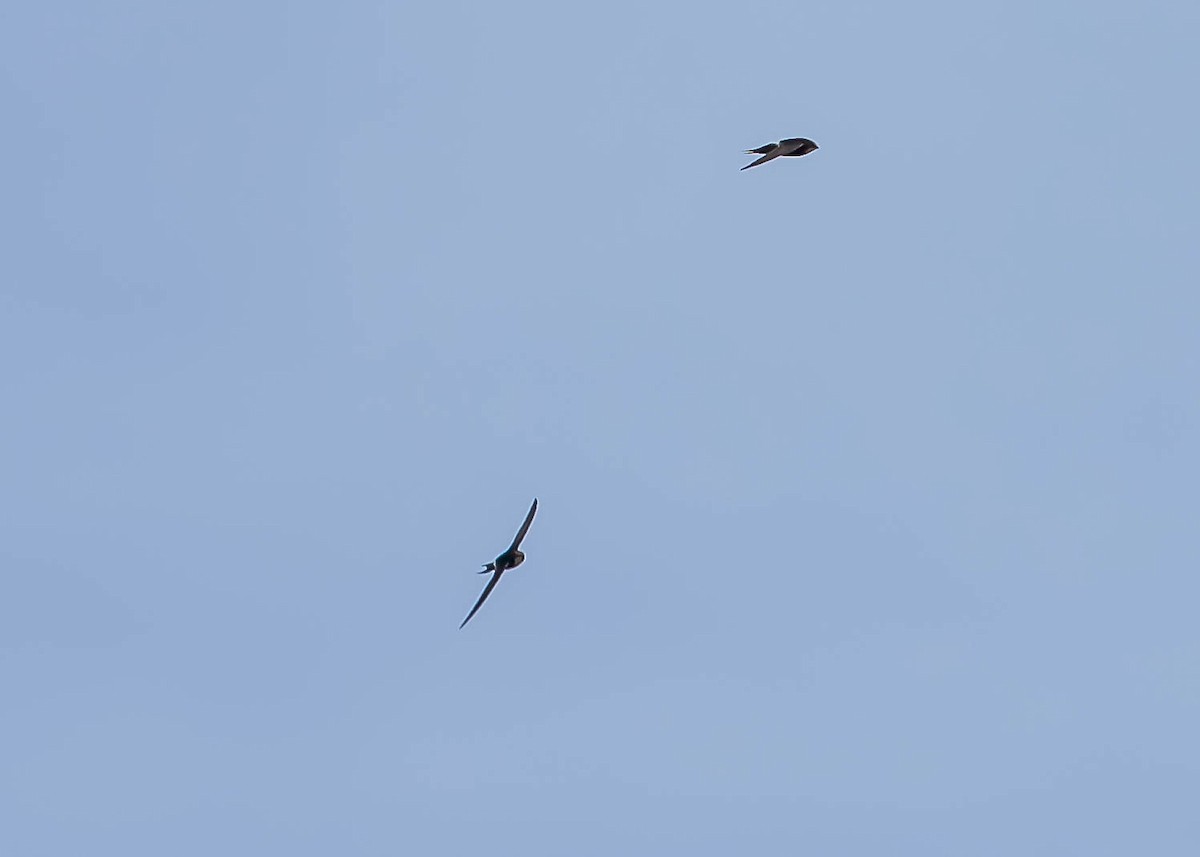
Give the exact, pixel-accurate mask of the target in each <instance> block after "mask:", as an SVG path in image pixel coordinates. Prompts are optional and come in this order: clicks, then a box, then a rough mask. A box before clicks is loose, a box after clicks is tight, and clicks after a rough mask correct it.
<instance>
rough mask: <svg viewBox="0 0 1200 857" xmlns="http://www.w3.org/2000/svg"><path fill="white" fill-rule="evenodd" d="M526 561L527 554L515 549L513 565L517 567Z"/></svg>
mask: <svg viewBox="0 0 1200 857" xmlns="http://www.w3.org/2000/svg"><path fill="white" fill-rule="evenodd" d="M524 561H525V554H523V553H521V551H513V555H512V567H513V568H516V567H517V566H518V565H520V564H521V563H523V562H524Z"/></svg>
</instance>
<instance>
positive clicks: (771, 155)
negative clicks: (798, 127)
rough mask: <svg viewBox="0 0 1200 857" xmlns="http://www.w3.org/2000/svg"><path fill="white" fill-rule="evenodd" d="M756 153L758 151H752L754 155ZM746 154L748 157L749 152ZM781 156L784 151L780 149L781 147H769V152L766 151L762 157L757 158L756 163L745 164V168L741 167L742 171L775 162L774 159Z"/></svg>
mask: <svg viewBox="0 0 1200 857" xmlns="http://www.w3.org/2000/svg"><path fill="white" fill-rule="evenodd" d="M763 148H764V149H765V148H766V146H764V147H763ZM758 151H759V150H758V149H755V150H754V152H755V153H757V152H758ZM746 154H747V155H748V154H750V152H747V153H746ZM782 154H784V149H783V147H781V146H777V145H774V146H771V148H770V150H769V151H767V153H766V154H764V155H763V156H762V157H761V158H759V159H758V160H757V161H755V162H754V163H751V164H746V166H744V167H742V169H743V170H748V169H750V168H751V167H757V166H758V165H759V164H765V163H766V162H767V161H773V160H775V159H776V158H778V157H779V156H780V155H782Z"/></svg>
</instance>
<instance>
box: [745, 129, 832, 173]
mask: <svg viewBox="0 0 1200 857" xmlns="http://www.w3.org/2000/svg"><path fill="white" fill-rule="evenodd" d="M819 148H821V147H820V146H818V145H817V144H816V143H814V142H813V141H812V140H810V139H808V138H807V137H791V138H789V139H787V140H780V141H779V142H778V143H767V145H765V146H759V147H758V148H757V149H747V150H746V154H747V155H762V157H761V158H759V159H758V160H757V161H755V162H754V163H752V164H746V166H744V167H742V169H743V170H748V169H750V168H751V167H757V166H758V165H759V164H765V163H766V162H767V161H773V160H775V159H776V158H799V157H801V156H802V155H807V154H808V153H809V152H815V151H816V150H817V149H819Z"/></svg>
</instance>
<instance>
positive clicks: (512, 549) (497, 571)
mask: <svg viewBox="0 0 1200 857" xmlns="http://www.w3.org/2000/svg"><path fill="white" fill-rule="evenodd" d="M535 514H537V497H534V498H533V505H532V506H530V507H529V514H528V515H526V516H525V523H523V524H521V529H519V530H517V537H516V538H515V539H513V541H512V544H511V545H509V546H508V550H506V551H505V552H504V553H502V554H500V556H498V557H496V558H495V559H494V560H492V561H491V562H489V563H487V564H486V565H484V567H483V571H481V572H479V573H480V574H487V573H488V572H491V573H492V579H491V580H489V581H488V582H487V586H485V587H483V594H482V595H480V596H479V600H478V601H476V602H475V606H474V607H472V608H471V612H470V613H468V614H467V618H466V619H463V622H462V625H459V626H458V628H459V630H460V631H461V630H462V629H463V628H464V627H465V626H466V624H467V623H468V622H470V621H471V617H472V616H474V615H475V613H476V611H478V610H479V608H480V607H482V606H483V602H485V601H487V597H488V596H489V595H491V594H492V590H493V589H495V588H496V584H497V583H499V582H500V575H502V574H504V572H506V571H508V570H509V569H513V568H516V567H517V566H518V565H520V564H521V563H523V562H524V561H525V554H523V553H521V551H519V550H517V548H519V547H520V546H521V539H523V538H525V534H526V533H527V532H529V525H530V524H532V523H533V516H534V515H535Z"/></svg>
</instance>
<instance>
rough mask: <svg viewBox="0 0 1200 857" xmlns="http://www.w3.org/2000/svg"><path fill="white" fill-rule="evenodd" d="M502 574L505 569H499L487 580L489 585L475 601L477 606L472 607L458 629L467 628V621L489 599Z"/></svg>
mask: <svg viewBox="0 0 1200 857" xmlns="http://www.w3.org/2000/svg"><path fill="white" fill-rule="evenodd" d="M502 574H504V572H503V571H500V570H497V571H496V573H495V574H493V575H492V579H491V580H489V581H488V582H487V586H485V587H483V594H482V595H480V596H479V600H478V601H476V602H475V606H474V607H472V608H471V612H470V613H468V614H467V618H466V619H463V621H462V624H461V625H459V626H458V630H460V631H461V630H462V629H463V628H465V627H466V625H467V623H468V622H470V621H471V617H472V616H474V615H475V614H476V613H477V612H478V611H479V608H480V607H482V606H483V602H485V601H487V597H488V596H489V595H491V594H492V590H493V589H495V588H496V584H497V583H499V582H500V575H502Z"/></svg>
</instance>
